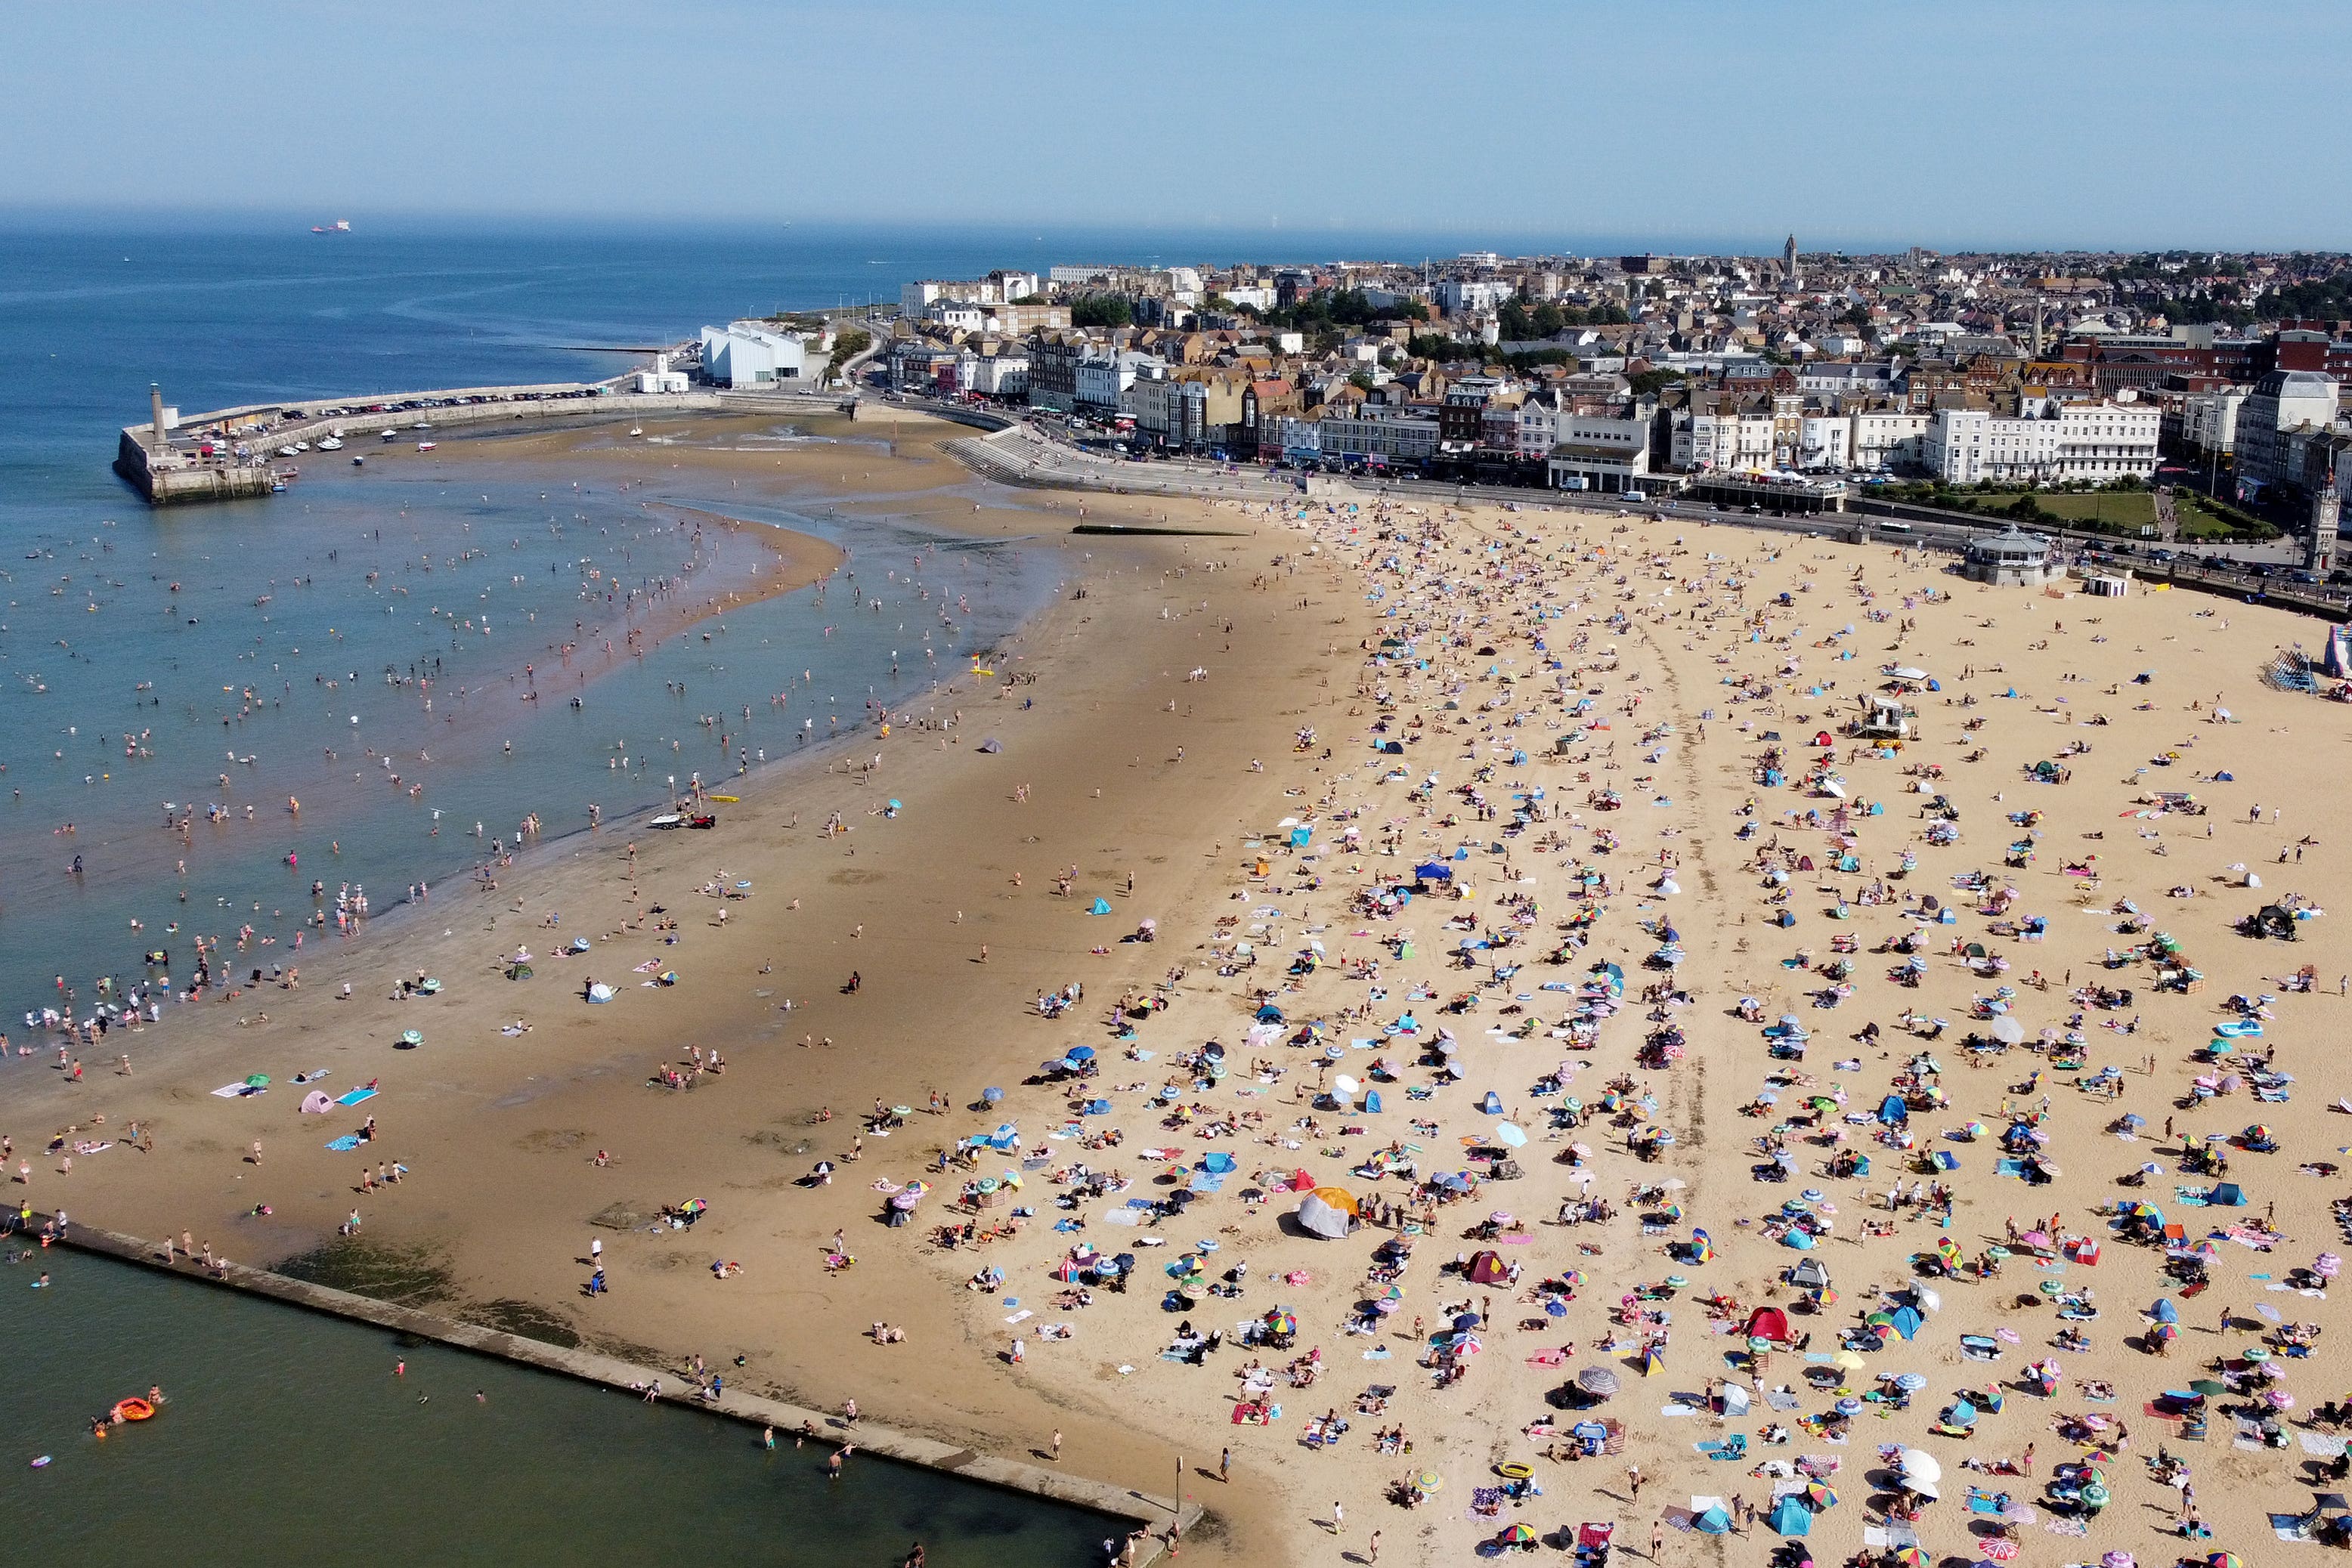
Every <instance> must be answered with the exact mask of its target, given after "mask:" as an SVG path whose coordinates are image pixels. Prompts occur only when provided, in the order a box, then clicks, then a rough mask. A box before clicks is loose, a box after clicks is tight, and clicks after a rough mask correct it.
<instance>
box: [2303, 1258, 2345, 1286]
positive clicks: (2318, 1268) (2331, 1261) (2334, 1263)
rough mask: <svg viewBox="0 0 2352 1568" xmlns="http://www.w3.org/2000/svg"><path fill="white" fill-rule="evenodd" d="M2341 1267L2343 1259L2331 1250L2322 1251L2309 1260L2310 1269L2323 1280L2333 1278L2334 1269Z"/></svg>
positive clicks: (2334, 1276)
mask: <svg viewBox="0 0 2352 1568" xmlns="http://www.w3.org/2000/svg"><path fill="white" fill-rule="evenodd" d="M2343 1267H2344V1260H2343V1259H2341V1258H2338V1257H2337V1256H2336V1254H2335V1253H2333V1252H2322V1253H2321V1254H2320V1255H2319V1256H2318V1257H2316V1258H2315V1259H2313V1260H2311V1271H2312V1272H2313V1273H2315V1274H2316V1275H2318V1276H2319V1277H2320V1278H2321V1279H2323V1280H2333V1279H2334V1278H2336V1270H2339V1269H2341V1268H2343Z"/></svg>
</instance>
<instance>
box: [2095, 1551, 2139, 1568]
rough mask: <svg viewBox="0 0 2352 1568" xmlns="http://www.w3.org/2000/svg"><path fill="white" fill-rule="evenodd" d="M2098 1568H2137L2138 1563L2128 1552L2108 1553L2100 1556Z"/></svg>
mask: <svg viewBox="0 0 2352 1568" xmlns="http://www.w3.org/2000/svg"><path fill="white" fill-rule="evenodd" d="M2099 1568H2139V1563H2137V1562H2136V1561H2135V1560H2134V1559H2133V1557H2132V1554H2131V1553H2130V1552H2105V1553H2103V1554H2101V1556H2100V1558H2099Z"/></svg>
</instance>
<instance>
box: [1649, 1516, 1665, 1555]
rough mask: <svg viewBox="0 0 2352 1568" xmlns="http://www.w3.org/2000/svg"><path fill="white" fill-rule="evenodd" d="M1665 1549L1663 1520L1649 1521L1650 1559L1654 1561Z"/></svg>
mask: <svg viewBox="0 0 2352 1568" xmlns="http://www.w3.org/2000/svg"><path fill="white" fill-rule="evenodd" d="M1665 1549H1666V1526H1665V1521H1663V1520H1656V1519H1654V1520H1652V1521H1650V1561H1651V1562H1653V1563H1655V1562H1656V1561H1657V1560H1658V1557H1659V1554H1660V1553H1661V1552H1664V1551H1665Z"/></svg>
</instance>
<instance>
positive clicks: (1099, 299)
mask: <svg viewBox="0 0 2352 1568" xmlns="http://www.w3.org/2000/svg"><path fill="white" fill-rule="evenodd" d="M1134 324H1135V307H1134V305H1133V304H1132V303H1130V302H1129V299H1128V298H1127V296H1125V295H1124V294H1088V295H1087V296H1085V297H1083V298H1079V299H1077V300H1076V301H1075V302H1073V303H1072V304H1071V306H1070V325H1071V326H1073V327H1131V326H1133V325H1134Z"/></svg>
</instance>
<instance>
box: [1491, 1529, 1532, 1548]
mask: <svg viewBox="0 0 2352 1568" xmlns="http://www.w3.org/2000/svg"><path fill="white" fill-rule="evenodd" d="M1535 1538H1536V1528H1535V1526H1534V1525H1532V1524H1515V1525H1512V1526H1511V1527H1510V1528H1509V1529H1507V1530H1506V1531H1503V1532H1502V1533H1501V1534H1500V1535H1497V1536H1496V1537H1495V1539H1496V1541H1498V1542H1503V1543H1505V1544H1507V1545H1510V1546H1524V1545H1526V1544H1527V1543H1528V1542H1530V1541H1533V1540H1534V1539H1535Z"/></svg>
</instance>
